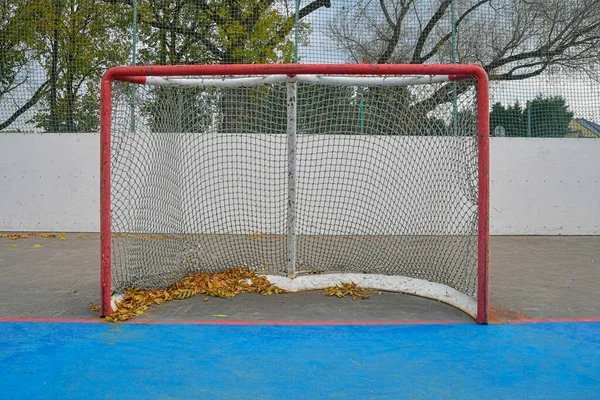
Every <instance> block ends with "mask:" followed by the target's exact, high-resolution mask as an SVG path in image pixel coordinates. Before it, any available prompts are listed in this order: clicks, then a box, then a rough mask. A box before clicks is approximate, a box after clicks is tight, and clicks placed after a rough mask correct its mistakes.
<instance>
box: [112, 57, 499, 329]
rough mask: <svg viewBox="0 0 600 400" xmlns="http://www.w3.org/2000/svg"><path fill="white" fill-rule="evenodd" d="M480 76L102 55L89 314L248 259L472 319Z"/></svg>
mask: <svg viewBox="0 0 600 400" xmlns="http://www.w3.org/2000/svg"><path fill="white" fill-rule="evenodd" d="M487 107H488V100H487V78H486V76H485V73H483V72H482V70H480V69H479V68H477V67H474V66H464V65H463V66H456V65H454V66H442V65H437V66H423V65H417V66H415V65H412V66H407V65H386V66H375V65H358V66H357V65H333V66H332V65H268V66H265V65H253V66H248V65H246V66H243V65H242V66H240V65H238V66H235V65H233V66H222V65H221V66H178V67H153V68H152V67H151V68H148V67H143V68H142V67H139V68H138V67H117V68H113V69H111V70H109V72H108V73H107V74H105V77H104V79H103V84H102V146H103V147H102V191H101V192H102V212H101V221H102V222H101V223H102V227H101V230H102V293H103V299H102V313H103V314H107V313H109V312H110V309H111V300H110V299H111V297H114V296H116V295H118V294H120V293H123V292H124V290H125V289H126V288H128V287H130V286H135V287H140V288H143V289H156V288H166V287H168V286H170V285H172V284H173V283H175V282H176V281H178V280H179V279H181V278H182V277H184V276H186V275H188V274H190V273H198V272H220V271H223V270H226V269H229V268H233V267H245V268H248V269H250V270H252V271H255V272H257V273H260V274H264V275H267V276H268V277H269V279H270V280H271V282H272V283H274V284H276V285H277V286H280V287H282V288H284V289H287V290H305V289H316V288H319V287H324V286H328V285H332V284H338V283H340V282H348V281H353V282H356V283H358V284H359V285H361V286H365V287H371V288H377V289H381V290H393V291H399V292H404V293H409V294H416V295H420V296H424V297H429V298H433V299H437V300H441V301H444V302H446V303H449V304H452V305H454V306H456V307H458V308H460V309H462V310H464V311H465V312H467V313H468V314H470V315H472V316H473V317H474V318H476V320H477V321H478V322H480V323H484V322H486V319H487V263H488V261H487V241H488V239H487V238H488V232H487V230H488V228H487V218H488V217H487V201H488V200H487V193H488V189H487V163H488V161H487V152H488V144H487V140H488V130H489V125H488V119H487V118H488V117H487Z"/></svg>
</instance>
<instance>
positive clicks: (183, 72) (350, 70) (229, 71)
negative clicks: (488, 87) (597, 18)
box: [104, 64, 481, 83]
mask: <svg viewBox="0 0 600 400" xmlns="http://www.w3.org/2000/svg"><path fill="white" fill-rule="evenodd" d="M479 69H481V68H480V67H477V66H475V65H461V64H452V65H445V64H269V65H261V64H233V65H157V66H123V67H114V68H111V69H109V70H108V71H107V72H106V74H104V78H105V79H108V80H114V79H117V80H126V81H129V82H134V81H137V80H135V79H133V77H135V76H138V77H139V76H194V75H264V74H281V75H290V74H348V75H369V74H375V75H377V74H384V75H385V74H388V75H448V76H451V79H452V80H459V79H465V78H469V77H472V76H477V75H478V74H480V72H479ZM137 83H141V82H137Z"/></svg>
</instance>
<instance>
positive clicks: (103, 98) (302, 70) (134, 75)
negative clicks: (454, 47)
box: [100, 64, 490, 324]
mask: <svg viewBox="0 0 600 400" xmlns="http://www.w3.org/2000/svg"><path fill="white" fill-rule="evenodd" d="M272 74H279V75H289V76H294V75H301V74H317V75H319V74H320V75H326V74H338V75H358V76H360V75H442V76H448V78H449V80H462V79H469V78H475V79H476V80H477V118H478V124H477V125H478V257H477V263H478V265H477V270H478V271H477V316H476V322H477V323H479V324H486V323H487V321H488V313H489V162H490V159H489V136H490V132H489V130H490V128H489V80H488V76H487V73H486V72H485V70H484V69H483V68H481V67H480V66H477V65H459V64H452V65H444V64H429V65H424V64H264V65H260V64H235V65H170V66H122V67H114V68H110V69H109V70H108V71H106V72H105V73H104V75H103V76H102V81H101V87H100V260H101V261H100V281H101V284H100V297H101V301H100V315H101V316H106V315H108V314H110V313H111V311H112V306H111V229H110V228H111V197H110V196H111V176H110V159H111V151H110V142H111V137H110V136H111V107H112V97H111V96H112V93H111V92H112V81H115V80H117V81H127V82H131V83H137V84H144V83H145V81H146V77H147V76H193V75H198V76H201V75H204V76H211V75H212V76H215V75H272Z"/></svg>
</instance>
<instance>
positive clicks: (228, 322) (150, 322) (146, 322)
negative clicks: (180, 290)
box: [125, 319, 473, 326]
mask: <svg viewBox="0 0 600 400" xmlns="http://www.w3.org/2000/svg"><path fill="white" fill-rule="evenodd" d="M125 323H126V324H139V325H286V326H308V325H316V326H327V325H451V324H472V323H473V322H470V321H459V320H423V321H410V320H407V321H397V320H390V321H385V320H383V321H245V320H219V321H217V320H143V319H140V320H132V321H128V322H125Z"/></svg>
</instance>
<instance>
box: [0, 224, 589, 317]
mask: <svg viewBox="0 0 600 400" xmlns="http://www.w3.org/2000/svg"><path fill="white" fill-rule="evenodd" d="M40 246H41V247H40ZM490 257H491V266H490V268H491V271H490V275H491V280H490V282H491V298H492V304H493V306H492V310H493V311H494V318H492V319H493V320H500V321H502V320H507V319H514V318H595V317H600V311H599V310H600V292H599V291H598V289H599V288H600V236H587V237H586V236H552V237H548V236H543V237H535V236H527V237H516V236H515V237H498V236H496V237H492V239H491V250H490ZM98 287H99V235H98V234H76V233H73V234H67V235H66V240H64V241H61V240H59V239H45V238H39V237H31V238H28V239H19V240H10V239H7V238H0V317H29V318H31V317H39V318H95V317H96V314H95V313H92V312H91V311H90V310H89V303H90V302H94V303H98V301H99V290H98ZM203 298H204V297H203V296H199V297H196V298H192V299H188V300H184V301H177V302H170V303H168V304H165V305H162V306H160V307H157V308H154V309H152V310H151V311H149V313H148V316H149V317H150V318H156V319H178V320H184V319H187V320H190V319H195V320H197V319H202V320H206V319H215V317H214V315H217V314H218V315H226V317H225V318H227V319H235V320H286V321H306V320H313V321H322V320H465V321H469V320H470V317H468V316H467V315H465V314H463V313H462V312H461V311H458V310H456V309H454V308H453V307H450V306H447V305H445V304H442V303H439V302H436V301H432V300H427V299H422V298H419V297H415V296H408V295H402V294H397V293H383V294H381V295H374V296H373V297H372V298H371V299H367V300H356V301H353V300H352V299H350V298H344V299H338V298H330V297H325V296H323V295H322V294H320V292H308V293H296V294H284V295H277V296H269V297H262V296H258V295H252V294H245V295H240V296H237V297H235V298H233V299H227V300H225V299H216V298H210V299H209V301H204V300H203ZM141 318H144V317H141Z"/></svg>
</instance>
